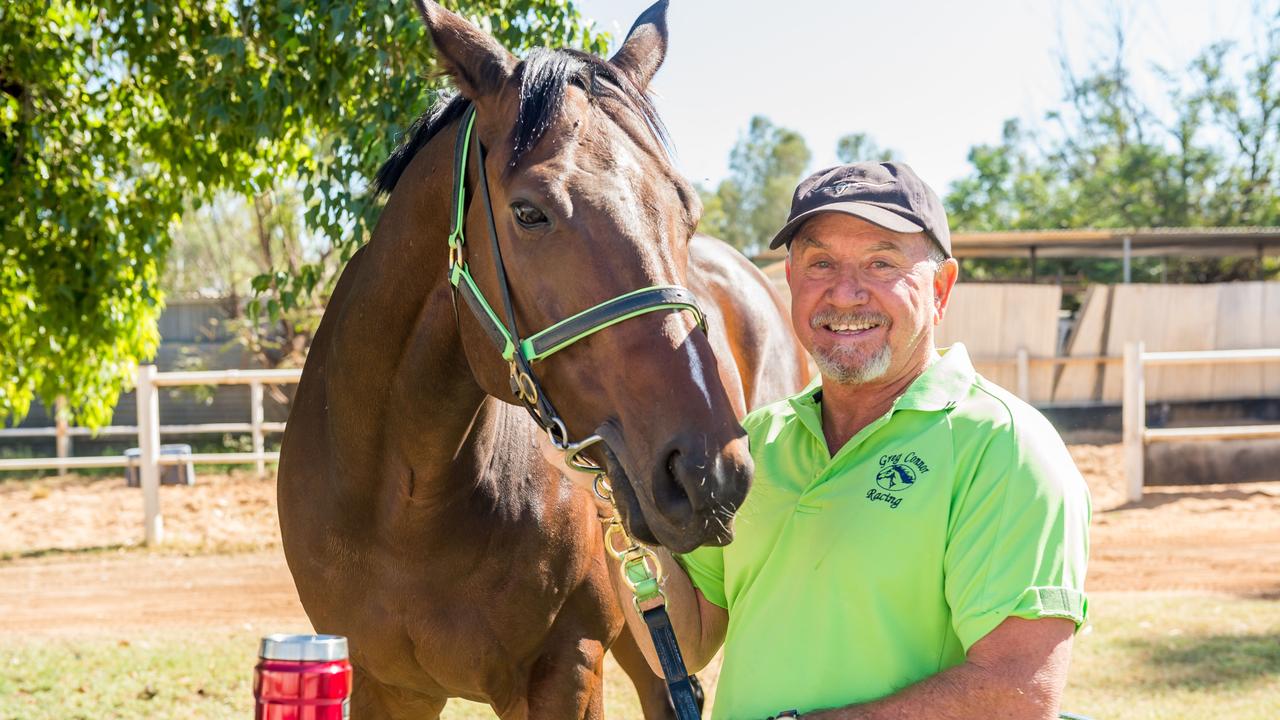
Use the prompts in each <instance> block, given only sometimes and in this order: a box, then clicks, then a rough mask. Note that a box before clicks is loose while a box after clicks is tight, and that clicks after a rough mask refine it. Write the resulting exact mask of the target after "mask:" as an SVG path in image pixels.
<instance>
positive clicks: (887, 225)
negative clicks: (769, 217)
mask: <svg viewBox="0 0 1280 720" xmlns="http://www.w3.org/2000/svg"><path fill="white" fill-rule="evenodd" d="M826 212H839V213H844V214H845V215H852V216H854V217H857V218H862V219H863V220H866V221H867V222H869V223H874V224H876V225H879V226H880V227H882V228H884V229H886V230H892V231H893V232H899V233H919V232H924V228H923V227H921V226H919V225H917V224H915V223H913V222H911V221H910V220H908V219H906V218H904V217H902V216H901V215H898V214H897V213H894V212H890V211H888V210H885V209H884V208H882V207H878V206H876V205H868V204H867V203H859V202H844V203H831V204H830V205H823V206H822V207H819V208H814V209H812V210H809V211H808V212H802V213H800V214H799V215H797V216H795V217H794V218H792V219H791V222H789V223H787V224H786V225H784V226H783V227H782V229H781V230H779V231H778V234H777V235H774V236H773V241H772V242H770V243H769V249H771V250H772V249H775V248H778V247H781V246H782V245H785V244H786V243H789V242H791V236H792V235H795V232H796V230H799V229H800V226H801V225H803V224H804V223H805V221H807V220H808V219H809V218H811V217H813V216H814V215H820V214H822V213H826Z"/></svg>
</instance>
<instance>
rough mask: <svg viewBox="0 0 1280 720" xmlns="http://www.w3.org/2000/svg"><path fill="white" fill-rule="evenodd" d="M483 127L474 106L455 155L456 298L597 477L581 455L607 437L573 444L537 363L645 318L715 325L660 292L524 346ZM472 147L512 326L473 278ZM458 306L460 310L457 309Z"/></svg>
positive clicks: (593, 312) (604, 309)
mask: <svg viewBox="0 0 1280 720" xmlns="http://www.w3.org/2000/svg"><path fill="white" fill-rule="evenodd" d="M475 122H476V108H475V105H470V106H468V107H467V110H466V113H465V114H464V115H463V116H462V125H461V126H460V128H459V129H458V139H457V144H456V145H455V147H454V153H453V157H454V174H453V178H454V179H453V190H454V192H453V215H452V223H453V225H452V229H451V230H450V232H449V283H450V284H451V285H452V286H453V290H454V293H455V298H456V296H458V295H461V296H462V299H463V302H465V303H466V305H467V307H468V308H470V309H471V314H472V315H474V316H475V318H476V320H477V321H478V322H479V323H480V327H481V328H483V329H484V332H485V335H487V336H488V337H489V340H490V341H492V342H493V344H494V346H496V347H497V349H498V352H499V353H500V354H501V355H502V359H503V360H506V361H507V363H508V365H509V366H510V368H511V392H512V393H514V394H515V396H516V398H517V399H518V400H520V402H521V403H522V404H523V405H524V407H525V409H526V410H528V411H529V414H530V415H531V416H532V417H533V419H534V420H535V421H536V422H537V423H538V424H539V425H540V426H542V428H543V430H545V431H546V432H547V435H548V436H549V437H550V438H551V442H552V443H553V444H554V445H555V446H556V447H557V448H559V449H560V450H563V451H565V454H566V458H567V460H568V462H569V464H570V465H572V466H574V467H575V468H577V469H579V470H586V471H589V472H596V471H597V468H595V467H594V466H592V465H589V464H585V463H584V462H583V459H581V458H579V455H581V453H582V451H584V450H585V449H586V448H588V447H590V446H591V445H594V444H595V443H597V442H600V437H599V436H596V435H592V436H591V437H589V438H587V439H586V440H583V441H581V442H578V443H571V442H570V441H569V431H568V430H567V429H566V427H565V424H564V421H563V420H561V419H560V416H559V415H558V414H557V413H556V410H555V407H554V406H552V404H551V401H550V400H549V399H548V398H547V396H546V393H544V392H543V391H542V386H541V384H540V383H539V382H538V379H537V376H536V375H534V373H533V363H536V362H539V361H542V360H546V359H547V358H548V357H550V356H551V355H554V354H555V353H557V352H559V351H561V350H563V349H565V348H567V347H569V346H570V345H573V344H574V343H576V342H578V341H579V340H583V339H586V338H587V337H590V336H591V335H594V334H595V333H597V332H600V331H601V330H604V329H605V328H608V327H612V326H613V325H617V324H618V323H620V322H623V321H624V320H629V319H631V318H633V317H637V316H640V315H645V314H648V313H652V312H658V311H660V310H688V311H690V312H692V313H693V315H694V317H695V318H696V319H697V322H698V326H699V327H701V328H702V330H703V332H706V330H707V317H706V315H705V314H704V313H703V312H702V310H701V309H700V308H699V307H698V304H697V301H696V300H695V298H694V296H693V293H691V292H690V291H689V290H688V289H687V288H683V287H680V286H679V285H654V286H652V287H647V288H641V289H639V290H633V291H631V292H628V293H625V294H623V295H619V296H617V297H615V298H613V299H610V300H606V301H604V302H602V303H600V304H598V305H595V306H594V307H590V308H588V309H586V310H583V311H582V312H579V313H577V314H575V315H573V316H571V317H568V318H566V319H564V320H561V321H559V322H557V323H555V324H553V325H552V326H551V327H548V328H546V329H544V330H541V331H539V332H536V333H534V334H532V335H530V336H529V337H527V338H521V337H520V332H519V330H518V328H517V327H516V314H515V308H514V307H513V306H512V303H511V289H510V286H509V285H508V283H507V271H506V267H505V266H504V264H503V262H502V247H501V245H500V244H499V243H498V230H497V225H496V223H495V221H494V217H493V206H492V202H491V200H490V199H489V178H488V174H487V173H486V172H485V167H484V148H483V146H481V144H480V141H479V140H478V139H475V138H474V132H473V130H474V126H475ZM473 141H474V143H473ZM472 144H474V145H475V149H476V172H477V174H478V176H479V190H478V194H479V195H480V197H481V198H483V199H484V210H485V215H486V218H487V220H488V225H489V239H490V240H491V241H492V243H493V260H494V266H495V268H496V270H497V275H498V287H499V288H500V289H501V291H502V306H503V309H504V310H505V314H506V318H507V322H506V324H504V323H503V322H502V320H501V319H499V317H498V314H497V313H496V312H494V309H493V307H492V306H491V305H489V302H488V301H487V300H485V298H484V294H483V293H481V292H480V288H479V286H477V285H476V281H475V279H474V278H472V277H471V270H470V267H469V266H468V265H467V262H466V259H465V247H466V238H465V236H464V233H463V227H464V225H465V215H466V200H467V188H466V173H467V160H468V154H469V150H470V148H471V146H472ZM454 306H455V309H456V306H457V303H456V302H455V303H454Z"/></svg>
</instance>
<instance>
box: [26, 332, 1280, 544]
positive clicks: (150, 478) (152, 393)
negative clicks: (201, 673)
mask: <svg viewBox="0 0 1280 720" xmlns="http://www.w3.org/2000/svg"><path fill="white" fill-rule="evenodd" d="M1264 362H1280V349H1263V350H1213V351H1195V352H1145V351H1144V350H1143V345H1142V343H1140V342H1138V343H1127V344H1126V345H1125V354H1124V356H1123V357H1109V356H1096V357H1033V356H1031V355H1029V354H1028V353H1027V351H1026V350H1019V351H1018V354H1017V355H1016V356H1015V357H1012V358H975V363H976V364H993V365H1005V366H1009V365H1012V366H1014V367H1015V368H1016V369H1017V375H1016V377H1017V381H1016V382H1017V386H1016V388H1015V389H1014V390H1015V392H1016V393H1017V394H1018V395H1019V396H1020V397H1022V398H1023V399H1028V398H1029V395H1030V376H1031V370H1030V369H1031V368H1032V367H1033V366H1043V365H1051V366H1055V367H1056V366H1062V365H1099V364H1103V365H1110V364H1119V363H1123V364H1124V403H1123V409H1122V413H1123V418H1124V433H1123V434H1124V458H1125V477H1126V480H1127V496H1128V499H1129V500H1130V501H1133V502H1136V501H1138V500H1141V499H1142V489H1143V484H1144V481H1143V473H1144V453H1145V448H1146V445H1147V444H1148V443H1158V442H1178V441H1187V440H1243V439H1254V438H1277V439H1280V424H1278V425H1242V426H1233V427H1190V428H1158V429H1154V428H1148V427H1147V426H1146V394H1145V383H1144V374H1145V370H1146V368H1148V367H1154V366H1168V365H1194V364H1227V363H1264ZM301 377H302V371H301V370H223V371H209V372H164V373H162V372H157V370H156V367H155V366H154V365H143V366H140V367H139V368H138V382H137V403H138V424H137V425H136V426H129V425H126V426H119V425H113V426H109V427H105V428H101V429H99V430H98V431H97V432H96V433H94V432H92V431H90V430H88V429H87V428H79V427H69V426H68V424H67V422H66V419H65V412H63V410H62V408H61V407H59V410H58V412H57V424H56V425H55V426H54V427H46V428H14V429H0V438H42V437H54V438H56V440H57V443H56V446H57V453H58V457H56V458H33V459H0V472H3V471H32V470H58V471H60V472H67V471H69V470H73V469H78V468H112V467H118V468H124V467H128V466H129V465H130V464H132V463H135V462H136V463H137V464H138V467H139V471H140V475H141V480H142V492H143V498H144V499H143V506H144V511H143V512H144V534H145V539H146V542H147V543H148V544H159V543H161V542H163V538H164V520H163V517H162V515H161V513H160V494H159V486H160V466H162V465H182V464H186V463H188V462H190V463H194V464H198V465H199V464H219V465H237V464H253V465H255V466H256V467H257V471H258V473H259V475H261V474H263V473H265V471H266V464H267V463H274V462H278V461H279V459H280V454H279V453H276V452H266V450H265V435H266V434H267V433H277V432H283V431H284V427H285V424H284V423H278V422H265V421H264V420H263V405H262V402H263V388H264V386H266V385H289V384H295V383H297V382H298V380H299V379H300V378H301ZM198 385H247V386H249V394H250V412H251V415H252V417H251V418H250V421H249V422H247V423H206V424H199V425H161V424H160V396H159V392H158V389H159V388H161V387H181V386H198ZM60 406H61V403H60ZM206 433H207V434H224V433H247V434H249V435H251V436H252V438H253V452H247V453H225V452H224V453H189V454H182V455H163V456H162V455H160V436H161V435H195V434H206ZM89 435H97V436H113V435H114V436H124V435H129V436H136V437H137V438H138V448H139V449H140V451H141V456H140V457H139V458H137V459H136V460H133V459H131V458H126V457H124V456H106V457H69V452H68V451H69V442H68V440H69V439H70V438H72V437H84V436H89Z"/></svg>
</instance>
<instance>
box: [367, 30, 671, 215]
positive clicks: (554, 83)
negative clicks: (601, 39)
mask: <svg viewBox="0 0 1280 720" xmlns="http://www.w3.org/2000/svg"><path fill="white" fill-rule="evenodd" d="M516 73H517V74H518V75H519V77H520V110H519V112H518V114H517V117H516V125H515V128H513V130H512V133H511V136H512V138H513V140H512V142H513V147H512V159H511V163H512V165H514V164H516V163H517V162H519V160H520V158H521V157H522V156H523V155H524V154H525V153H527V152H528V151H530V150H532V149H533V147H534V146H535V145H537V144H538V141H539V140H541V139H542V136H543V135H544V134H545V133H546V131H547V128H549V127H551V122H552V120H554V118H555V116H556V113H557V112H559V111H560V110H561V109H562V108H563V107H564V99H565V90H566V89H567V88H568V86H569V85H570V84H573V85H576V86H577V87H580V88H582V89H583V90H585V91H586V92H587V93H588V95H589V96H590V97H591V98H593V99H595V98H605V97H609V98H614V99H617V100H621V101H622V102H623V104H625V105H628V106H630V107H631V108H632V109H633V110H634V111H635V112H636V113H638V114H639V115H640V117H641V118H642V119H643V120H644V122H645V124H646V125H648V126H649V129H650V130H651V131H652V132H653V134H654V137H655V138H657V140H658V142H659V143H660V144H661V145H662V146H663V148H664V149H667V148H669V146H670V143H669V141H668V139H667V131H666V127H665V126H664V125H663V124H662V120H661V119H660V118H659V117H658V111H657V109H656V108H655V107H654V106H653V100H652V99H651V98H650V97H649V95H648V94H647V93H645V92H644V91H643V90H641V89H639V88H637V87H636V85H635V83H634V82H632V81H631V78H630V77H629V76H628V75H627V73H625V72H623V71H622V70H619V69H618V68H616V67H614V66H613V65H611V64H610V63H609V62H608V61H606V60H603V59H601V58H598V57H596V56H595V55H590V54H588V53H584V52H580V51H578V50H547V49H543V48H537V49H534V50H533V51H531V52H530V53H529V56H528V57H527V58H525V59H524V61H523V62H521V63H520V65H519V66H518V67H517V68H516ZM467 103H468V101H467V99H466V98H464V97H462V96H461V95H448V96H444V97H441V98H440V99H439V100H438V101H437V102H436V103H435V104H434V105H432V107H430V108H429V109H428V110H427V111H426V112H425V113H423V114H422V116H421V117H419V118H418V119H417V120H416V121H414V123H413V125H412V126H410V128H409V131H408V134H407V136H406V138H405V141H404V142H403V143H401V145H400V147H398V148H396V150H395V151H394V152H393V153H391V157H390V158H388V159H387V161H386V162H385V163H383V165H382V167H381V168H380V169H379V170H378V175H377V177H376V179H375V180H374V188H375V190H376V191H377V192H379V193H387V194H390V193H391V191H392V190H393V189H395V186H396V183H398V182H399V181H400V176H401V175H403V174H404V171H405V168H407V167H409V163H410V162H412V161H413V158H414V156H416V155H417V154H418V151H419V150H421V149H422V148H423V147H424V146H426V144H427V143H428V142H430V141H431V139H432V138H434V137H435V136H436V134H438V133H439V132H440V131H441V130H443V129H444V128H445V127H447V126H448V125H449V124H450V123H452V122H453V121H454V120H457V119H458V118H459V117H461V116H462V113H463V112H464V111H465V110H466V108H467Z"/></svg>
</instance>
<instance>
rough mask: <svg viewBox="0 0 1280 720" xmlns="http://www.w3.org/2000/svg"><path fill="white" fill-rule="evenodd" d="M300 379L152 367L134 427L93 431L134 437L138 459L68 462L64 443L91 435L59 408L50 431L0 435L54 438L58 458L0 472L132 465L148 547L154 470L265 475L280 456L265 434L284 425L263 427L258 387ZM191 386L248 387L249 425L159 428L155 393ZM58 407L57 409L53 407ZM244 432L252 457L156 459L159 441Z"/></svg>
mask: <svg viewBox="0 0 1280 720" xmlns="http://www.w3.org/2000/svg"><path fill="white" fill-rule="evenodd" d="M301 377H302V371H301V370H223V371H209V372H164V373H162V372H157V370H156V366H154V365H142V366H140V367H139V368H138V381H137V388H136V393H137V402H138V424H137V425H136V426H127V425H125V426H121V425H113V426H110V427H105V428H102V429H100V430H98V431H97V433H96V435H99V436H103V435H106V436H111V435H117V436H118V435H133V436H136V437H137V438H138V448H139V450H140V451H141V454H140V456H139V457H138V458H137V459H136V460H134V459H132V458H126V457H124V456H123V455H118V456H101V457H68V455H69V453H68V446H69V443H68V442H67V440H68V439H69V438H71V437H76V436H88V435H93V434H95V433H93V432H92V431H90V430H88V429H87V428H78V427H69V426H68V424H67V422H66V419H65V415H66V413H65V412H64V411H63V410H62V408H61V407H59V409H58V412H57V417H58V421H57V425H55V426H54V427H51V428H15V429H4V430H0V438H39V437H54V438H56V440H57V442H56V445H57V452H58V457H56V458H33V459H26V458H21V459H0V471H6V470H8V471H31V470H58V471H59V472H66V471H68V470H71V469H77V468H111V467H119V468H123V467H128V466H130V465H131V464H133V463H137V465H138V470H139V475H140V479H141V481H142V495H143V516H144V517H143V523H144V525H143V527H144V537H145V540H146V543H147V544H148V545H158V544H160V543H162V542H163V541H164V517H163V515H162V514H161V512H160V466H161V465H184V464H186V463H189V462H190V463H194V464H197V465H203V464H217V465H241V464H243V465H249V464H252V465H255V466H256V467H257V471H258V474H259V475H263V474H264V473H265V472H266V464H267V463H269V462H270V463H274V462H278V461H279V460H280V453H278V452H266V442H265V440H266V434H267V433H272V432H283V431H284V423H276V422H265V421H264V419H263V407H262V401H263V388H264V386H266V385H290V384H295V383H297V382H298V380H299V379H300V378H301ZM196 385H248V386H249V398H250V403H249V407H250V415H251V418H250V421H249V422H247V423H207V424H202V425H161V424H160V393H159V388H162V387H182V386H196ZM59 405H60V406H61V405H62V404H61V403H59ZM206 433H207V434H223V433H248V434H249V435H251V436H252V438H253V452H247V453H187V454H182V455H163V456H162V455H161V454H160V436H161V435H162V434H166V435H170V434H172V435H197V434H206Z"/></svg>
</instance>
